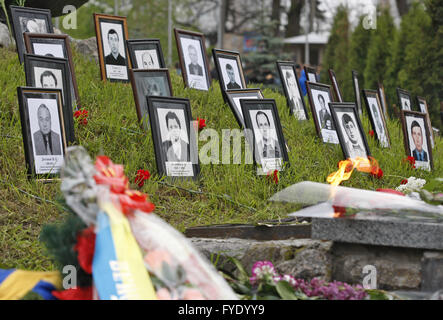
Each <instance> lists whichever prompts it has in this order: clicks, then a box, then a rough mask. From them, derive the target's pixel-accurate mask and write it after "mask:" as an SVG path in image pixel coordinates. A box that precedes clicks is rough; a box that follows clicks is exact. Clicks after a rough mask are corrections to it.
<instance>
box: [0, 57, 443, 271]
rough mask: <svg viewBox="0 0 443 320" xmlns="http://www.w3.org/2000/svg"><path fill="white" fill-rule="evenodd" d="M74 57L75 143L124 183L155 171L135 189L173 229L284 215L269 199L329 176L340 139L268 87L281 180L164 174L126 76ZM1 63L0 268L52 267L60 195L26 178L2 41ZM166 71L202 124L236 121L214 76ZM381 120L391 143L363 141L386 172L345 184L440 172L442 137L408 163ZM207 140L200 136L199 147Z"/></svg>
mask: <svg viewBox="0 0 443 320" xmlns="http://www.w3.org/2000/svg"><path fill="white" fill-rule="evenodd" d="M74 59H75V69H76V74H77V81H78V85H79V91H80V95H81V99H82V102H83V106H84V108H86V109H87V110H88V111H89V123H88V124H87V125H86V126H82V125H77V124H76V136H77V139H78V144H80V145H82V146H84V147H85V148H86V149H87V150H88V151H89V153H90V154H91V156H92V157H95V156H96V155H99V154H105V155H107V156H109V157H110V158H111V159H112V160H113V161H114V162H115V163H121V164H124V166H125V173H126V175H127V176H128V177H129V178H130V179H131V182H133V181H134V178H135V175H136V172H137V170H138V169H145V170H149V171H150V172H151V173H152V177H151V179H150V180H149V181H148V182H147V183H145V186H144V187H143V188H142V191H143V192H145V193H147V194H149V196H150V198H151V201H152V202H153V203H155V205H156V207H157V209H156V213H157V214H158V215H160V216H161V217H163V218H164V219H165V220H166V221H168V222H169V223H171V224H172V225H173V226H174V227H176V228H177V229H179V230H182V231H183V230H184V229H185V228H187V227H191V226H197V225H207V224H220V223H253V222H256V221H260V220H267V219H278V218H279V217H281V218H284V217H285V216H286V214H287V213H288V212H290V209H289V208H288V207H283V206H280V205H276V204H274V203H268V202H267V201H266V199H268V198H269V197H270V196H272V195H273V194H274V193H275V192H277V191H279V190H281V189H283V188H285V187H287V186H289V185H291V184H294V183H296V182H300V181H304V180H311V181H317V182H326V177H327V175H328V174H329V173H331V172H333V171H335V170H336V169H337V163H338V161H339V160H342V157H343V155H342V151H341V149H340V147H339V146H333V145H326V144H323V143H322V142H321V141H320V139H319V138H318V137H317V135H316V132H315V128H314V124H313V122H312V117H311V120H309V121H305V122H298V121H295V120H294V118H293V117H291V116H290V115H289V113H288V109H287V107H286V101H285V98H284V97H283V96H281V95H280V94H279V93H276V92H273V91H271V90H269V89H266V90H265V91H264V96H265V97H266V98H273V99H276V101H277V104H278V109H279V114H280V117H281V121H282V125H283V132H284V135H285V138H286V140H287V143H288V146H289V148H290V152H289V158H290V163H291V166H290V168H289V170H287V171H285V172H282V173H281V174H280V181H279V183H278V185H276V184H274V183H272V182H270V181H269V180H267V179H266V177H258V176H256V174H255V171H254V167H253V166H252V165H202V167H201V178H200V179H199V180H198V181H193V182H178V181H175V182H171V181H167V180H163V179H161V178H159V177H158V176H157V175H156V172H157V169H156V165H155V157H154V150H153V144H152V138H151V133H150V132H143V131H142V130H141V129H140V127H139V125H138V123H137V116H136V111H135V104H134V100H133V94H132V89H131V86H130V84H115V83H106V84H105V83H103V82H102V81H101V80H100V74H99V67H98V65H97V64H96V63H95V62H94V61H90V60H88V59H87V58H86V57H84V56H81V55H79V54H76V53H74ZM0 70H1V72H0V88H1V90H0V150H1V153H0V186H1V188H0V268H12V267H14V268H25V269H34V270H48V269H53V265H52V263H51V261H50V260H49V259H48V258H46V257H45V253H44V249H43V248H42V246H41V245H40V243H39V241H38V235H39V233H40V230H41V227H42V226H43V225H44V224H47V223H49V222H54V221H57V220H61V219H62V218H63V216H64V215H65V214H66V213H65V212H64V211H63V210H62V209H60V208H59V207H57V203H56V201H57V198H58V197H59V196H60V193H59V183H52V184H41V183H37V182H35V181H28V180H27V178H26V168H25V159H24V151H23V142H22V136H21V126H20V117H19V111H18V101H17V94H16V88H17V86H24V85H25V76H24V71H23V68H22V66H20V64H19V62H18V59H17V55H16V53H15V52H13V51H9V50H7V49H0ZM171 77H172V84H173V90H174V93H175V96H178V97H186V98H189V99H190V101H191V106H192V115H193V117H194V119H197V117H199V118H204V119H206V121H207V127H208V128H213V129H216V130H217V131H218V132H220V133H221V130H222V129H228V128H238V125H237V122H236V121H235V118H234V116H233V114H232V113H231V111H230V109H229V107H228V106H227V105H225V104H224V102H223V99H222V96H221V93H220V89H219V85H218V83H214V84H213V86H212V89H211V90H210V91H209V92H207V93H205V92H200V91H196V90H189V89H184V88H183V82H182V79H181V77H179V76H177V75H176V74H175V72H172V73H171ZM250 87H254V86H253V85H251V86H250ZM362 122H363V125H364V127H365V128H364V129H365V132H368V131H369V127H370V124H369V121H368V118H367V117H366V116H363V118H362ZM388 128H389V133H390V135H391V140H392V148H391V149H384V150H383V149H380V148H379V147H378V146H377V143H376V141H375V140H374V139H373V138H370V137H368V140H369V147H370V150H371V152H372V155H373V156H374V157H375V158H376V159H377V160H378V161H379V164H380V166H381V168H382V170H383V171H384V177H383V178H382V179H381V180H378V179H375V178H373V177H371V176H369V175H367V174H364V173H359V172H355V173H354V174H353V177H352V178H351V180H350V181H348V182H344V183H343V184H342V185H343V186H352V187H357V188H364V189H371V190H374V189H376V188H380V187H384V188H393V187H396V186H398V185H399V184H400V181H401V180H402V179H404V178H407V177H409V176H411V175H414V176H416V177H420V178H424V179H430V178H432V177H437V176H442V175H443V156H442V152H443V151H442V150H443V141H442V139H441V138H439V139H438V140H437V145H436V147H435V149H434V161H435V169H434V171H433V172H432V173H427V172H424V171H413V170H412V169H410V168H409V166H408V165H405V164H404V163H403V161H402V159H404V158H405V151H404V146H403V140H402V133H401V126H400V123H399V122H398V120H392V121H389V122H388ZM204 144H205V142H200V146H202V145H204ZM133 188H137V186H135V185H133ZM186 189H187V190H188V191H187V190H186ZM190 191H191V192H190ZM292 209H294V208H292Z"/></svg>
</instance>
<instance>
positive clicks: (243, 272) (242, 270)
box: [228, 257, 249, 283]
mask: <svg viewBox="0 0 443 320" xmlns="http://www.w3.org/2000/svg"><path fill="white" fill-rule="evenodd" d="M228 259H229V260H230V261H232V262H233V263H234V264H235V266H236V267H237V269H238V272H239V273H240V275H239V277H238V278H239V280H240V282H248V283H249V275H248V273H247V272H246V270H245V268H243V266H242V264H241V262H240V261H239V260H238V259H236V258H234V257H228Z"/></svg>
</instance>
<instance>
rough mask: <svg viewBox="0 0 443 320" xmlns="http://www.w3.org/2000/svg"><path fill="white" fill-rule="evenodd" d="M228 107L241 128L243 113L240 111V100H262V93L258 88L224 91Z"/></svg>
mask: <svg viewBox="0 0 443 320" xmlns="http://www.w3.org/2000/svg"><path fill="white" fill-rule="evenodd" d="M226 97H227V100H228V105H229V107H230V108H231V111H232V113H233V114H234V116H235V119H236V120H237V123H238V125H239V126H240V127H241V128H244V127H245V121H244V118H243V112H242V109H241V103H240V100H241V99H263V98H264V97H263V93H262V91H261V89H260V88H248V89H230V90H226Z"/></svg>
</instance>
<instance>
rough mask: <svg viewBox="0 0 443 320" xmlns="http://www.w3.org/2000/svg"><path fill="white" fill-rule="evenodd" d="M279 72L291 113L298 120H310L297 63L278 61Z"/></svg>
mask: <svg viewBox="0 0 443 320" xmlns="http://www.w3.org/2000/svg"><path fill="white" fill-rule="evenodd" d="M277 70H278V73H279V75H280V79H281V83H282V86H283V92H284V93H285V97H286V104H287V106H288V108H289V112H290V113H291V114H292V115H294V117H295V118H296V119H297V120H309V114H308V110H307V108H306V104H305V99H304V98H303V94H302V90H301V88H300V83H299V81H298V78H297V71H296V64H295V62H293V61H277ZM296 101H298V103H296Z"/></svg>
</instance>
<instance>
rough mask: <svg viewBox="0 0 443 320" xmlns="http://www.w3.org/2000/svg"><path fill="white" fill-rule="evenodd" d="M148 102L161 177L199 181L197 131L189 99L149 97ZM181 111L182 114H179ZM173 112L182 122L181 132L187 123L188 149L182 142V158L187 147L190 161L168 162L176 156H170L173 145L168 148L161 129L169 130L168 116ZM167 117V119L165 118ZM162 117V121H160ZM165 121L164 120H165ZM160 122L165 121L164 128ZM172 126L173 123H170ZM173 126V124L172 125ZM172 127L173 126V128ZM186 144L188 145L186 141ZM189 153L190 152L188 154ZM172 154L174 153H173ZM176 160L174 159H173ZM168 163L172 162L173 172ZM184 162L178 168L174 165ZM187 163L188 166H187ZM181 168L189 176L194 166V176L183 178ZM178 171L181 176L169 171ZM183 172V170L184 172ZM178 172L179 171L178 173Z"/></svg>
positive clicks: (187, 158)
mask: <svg viewBox="0 0 443 320" xmlns="http://www.w3.org/2000/svg"><path fill="white" fill-rule="evenodd" d="M147 100H148V111H149V123H150V125H151V133H152V139H153V142H154V150H155V159H156V163H157V170H158V173H159V175H162V176H167V177H172V178H174V179H177V178H180V179H194V180H195V179H197V177H198V176H199V174H200V165H199V161H198V150H197V149H198V148H197V144H196V138H195V132H194V131H193V130H195V129H194V128H193V126H192V125H191V123H192V114H191V105H190V102H189V99H183V98H170V97H155V96H149V97H147ZM178 111H181V112H178ZM169 112H172V113H173V114H175V115H176V117H177V118H178V119H179V122H180V124H179V125H180V130H181V128H182V127H183V123H182V122H185V127H186V137H187V139H188V146H187V147H186V146H185V145H183V143H182V141H181V146H182V147H181V150H182V156H183V151H184V150H183V147H184V146H185V147H186V150H187V151H185V152H186V154H187V156H186V160H188V161H186V160H185V161H167V160H169V159H168V157H173V156H175V154H174V155H169V156H168V154H169V152H170V151H171V150H172V149H171V148H172V145H169V146H168V140H165V141H163V139H162V130H161V128H162V127H163V128H166V129H165V130H169V128H168V127H167V124H166V123H167V120H166V115H167V114H168V113H169ZM177 113H178V114H179V115H180V114H181V115H182V117H181V120H184V121H180V117H179V115H177ZM163 116H165V118H163ZM160 117H161V119H160ZM163 119H164V120H163ZM160 120H162V121H164V123H163V126H162V125H161V124H160ZM170 121H173V120H170ZM175 122H176V124H178V122H177V120H175ZM170 125H171V123H170ZM172 125H173V124H172ZM172 125H171V126H172ZM164 134H165V135H164V137H165V136H166V134H167V132H164ZM181 140H182V139H181ZM184 143H186V142H185V141H184ZM188 151H189V152H188ZM171 152H172V151H171ZM173 160H174V159H173ZM166 162H172V165H171V167H172V168H171V170H168V165H167V163H166ZM177 162H182V164H179V165H178V166H176V165H174V163H177ZM185 163H186V165H185ZM180 166H183V167H185V166H186V170H188V174H189V170H190V168H189V166H192V175H186V176H183V174H181V173H180V170H179V169H180V168H179V167H180ZM173 170H178V172H179V174H174V173H172V174H171V173H170V172H168V171H173ZM182 171H183V170H182ZM176 172H177V171H176Z"/></svg>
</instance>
